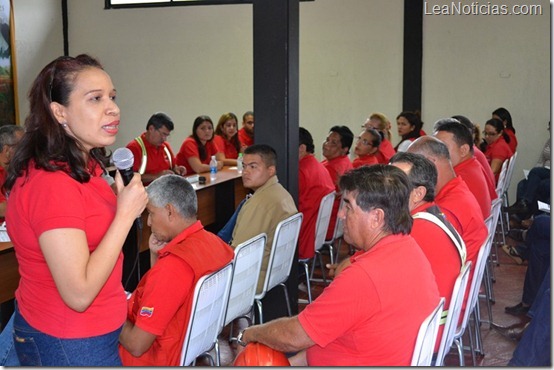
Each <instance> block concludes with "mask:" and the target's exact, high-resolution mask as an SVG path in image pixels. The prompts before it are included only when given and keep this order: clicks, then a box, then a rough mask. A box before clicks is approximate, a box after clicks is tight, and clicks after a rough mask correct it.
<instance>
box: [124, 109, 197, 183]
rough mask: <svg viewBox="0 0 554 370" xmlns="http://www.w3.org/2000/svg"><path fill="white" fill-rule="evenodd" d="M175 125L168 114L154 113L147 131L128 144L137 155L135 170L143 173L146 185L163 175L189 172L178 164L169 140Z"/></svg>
mask: <svg viewBox="0 0 554 370" xmlns="http://www.w3.org/2000/svg"><path fill="white" fill-rule="evenodd" d="M173 127H174V126H173V121H172V120H171V118H170V117H169V116H168V115H167V114H165V113H161V112H158V113H154V114H153V115H152V117H150V119H149V120H148V122H147V123H146V131H145V132H143V133H142V134H141V135H140V136H139V137H137V138H135V139H133V140H132V141H131V142H130V143H129V144H127V148H129V149H130V150H131V152H132V153H133V156H134V157H135V161H134V163H133V171H135V172H138V173H140V174H141V177H142V182H143V184H144V185H148V184H149V183H151V182H152V181H154V180H155V179H157V178H158V177H160V176H162V175H167V174H172V173H175V174H177V175H181V176H184V175H185V174H186V173H187V170H186V168H185V167H184V166H179V165H177V164H176V162H175V155H174V154H173V150H172V149H171V146H170V145H169V143H168V142H167V138H168V137H169V135H170V134H171V131H173Z"/></svg>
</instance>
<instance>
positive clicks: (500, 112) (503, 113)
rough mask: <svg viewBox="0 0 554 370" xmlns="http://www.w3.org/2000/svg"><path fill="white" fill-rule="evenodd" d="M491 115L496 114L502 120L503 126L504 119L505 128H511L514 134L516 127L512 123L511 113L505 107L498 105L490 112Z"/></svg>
mask: <svg viewBox="0 0 554 370" xmlns="http://www.w3.org/2000/svg"><path fill="white" fill-rule="evenodd" d="M492 114H493V116H498V117H500V119H501V120H502V126H504V121H505V122H506V128H508V129H510V130H512V131H513V132H514V134H515V133H516V129H515V128H514V124H513V123H512V115H511V114H510V112H508V110H507V109H506V108H503V107H500V108H497V109H496V110H495V111H494V112H492Z"/></svg>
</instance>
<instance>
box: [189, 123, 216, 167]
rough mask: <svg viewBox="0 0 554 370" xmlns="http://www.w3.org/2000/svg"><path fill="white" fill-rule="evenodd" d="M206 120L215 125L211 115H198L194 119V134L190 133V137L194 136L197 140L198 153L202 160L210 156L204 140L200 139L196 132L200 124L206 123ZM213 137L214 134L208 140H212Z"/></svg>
mask: <svg viewBox="0 0 554 370" xmlns="http://www.w3.org/2000/svg"><path fill="white" fill-rule="evenodd" d="M206 121H208V122H210V123H211V124H212V128H213V127H214V123H213V121H212V119H211V118H210V117H208V116H198V117H196V119H195V120H194V123H193V124H192V135H190V137H192V138H193V139H194V141H196V145H197V146H198V154H199V155H200V160H201V161H203V160H205V159H206V158H207V157H208V153H207V152H206V146H205V145H202V142H201V141H200V138H199V137H198V135H197V134H196V129H197V128H198V126H200V125H201V124H202V123H204V122H206ZM213 138H214V137H213V135H212V138H211V139H210V140H208V141H212V140H213Z"/></svg>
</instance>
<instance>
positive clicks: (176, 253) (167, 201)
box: [119, 175, 234, 366]
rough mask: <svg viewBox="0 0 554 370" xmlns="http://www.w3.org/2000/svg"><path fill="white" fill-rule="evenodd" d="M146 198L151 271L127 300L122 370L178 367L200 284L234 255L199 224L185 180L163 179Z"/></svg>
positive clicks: (161, 178)
mask: <svg viewBox="0 0 554 370" xmlns="http://www.w3.org/2000/svg"><path fill="white" fill-rule="evenodd" d="M147 192H148V197H149V201H148V205H147V206H146V208H147V210H148V224H149V225H150V227H151V229H152V235H151V236H150V242H149V246H150V259H151V265H152V267H151V268H150V270H148V272H147V273H146V274H145V275H144V276H143V277H142V279H141V280H140V282H139V284H138V286H137V288H136V290H135V291H134V292H133V294H132V295H131V297H130V298H129V301H128V311H127V321H126V322H125V324H124V325H123V329H122V331H121V334H120V336H119V342H120V347H119V354H120V356H121V361H122V362H123V365H124V366H177V365H179V360H180V354H181V349H182V348H181V347H182V345H183V340H184V338H185V334H186V330H187V326H188V319H189V315H190V312H191V308H192V299H193V294H194V287H195V286H196V283H197V281H198V280H199V279H200V278H201V277H202V276H204V275H206V274H209V273H211V272H213V271H217V270H219V269H220V268H222V267H224V266H225V265H227V264H228V263H229V262H231V260H232V259H233V257H234V253H233V250H232V249H231V247H230V246H229V245H227V244H225V243H224V242H223V241H222V240H221V239H220V238H219V237H217V236H216V235H214V234H212V233H210V232H208V231H206V230H204V227H203V226H202V224H201V223H200V221H198V220H197V219H196V212H197V207H198V206H197V199H196V192H195V191H194V189H193V187H192V185H190V183H189V182H188V181H187V180H186V179H185V178H184V177H181V176H178V175H164V176H162V177H160V178H158V179H156V180H154V181H153V182H152V183H151V184H150V185H149V186H148V188H147ZM222 299H223V297H222Z"/></svg>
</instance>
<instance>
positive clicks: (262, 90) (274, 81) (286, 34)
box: [252, 0, 299, 321]
mask: <svg viewBox="0 0 554 370" xmlns="http://www.w3.org/2000/svg"><path fill="white" fill-rule="evenodd" d="M252 9H253V26H254V35H253V40H254V48H253V49H254V113H255V115H256V127H255V130H254V141H255V142H256V143H258V144H268V145H271V146H272V147H273V148H274V149H275V150H276V151H277V156H278V161H277V176H278V177H279V182H280V183H281V184H282V185H283V186H284V187H285V188H286V189H287V190H288V191H289V193H290V194H291V195H292V197H293V198H294V199H295V201H296V202H297V204H298V96H299V93H298V19H299V5H298V0H270V1H268V0H253V7H252ZM296 257H297V256H296ZM296 257H295V260H294V262H293V266H292V271H291V276H290V278H289V280H288V281H287V287H288V291H289V296H290V298H291V304H292V306H293V312H294V313H296V312H298V307H297V304H296V302H297V297H298V278H297V265H298V264H297V258H296ZM273 290H274V291H272V292H270V294H268V295H267V296H266V298H264V305H263V306H264V321H269V320H271V319H272V318H276V317H280V316H285V315H286V310H285V309H284V307H285V305H284V298H283V292H282V291H280V290H279V287H276V289H273Z"/></svg>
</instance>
